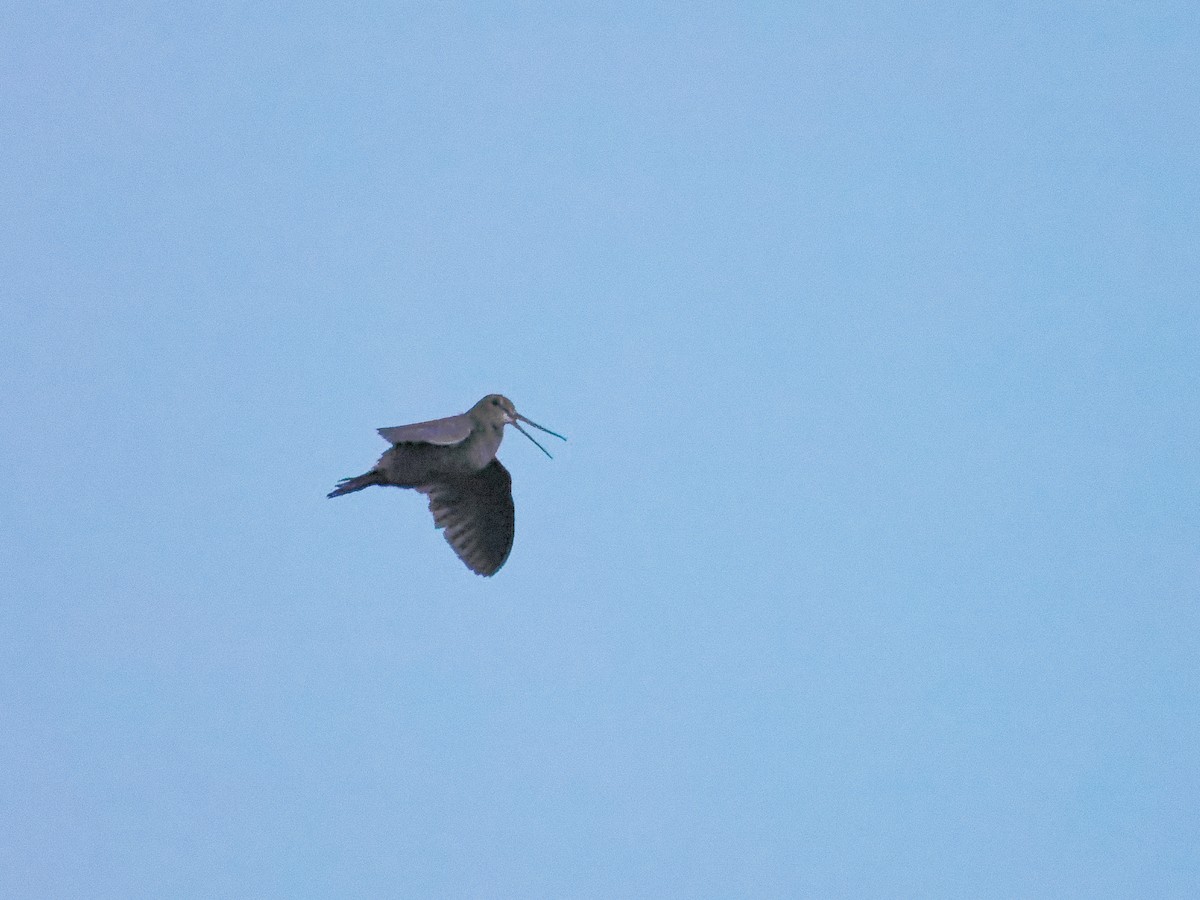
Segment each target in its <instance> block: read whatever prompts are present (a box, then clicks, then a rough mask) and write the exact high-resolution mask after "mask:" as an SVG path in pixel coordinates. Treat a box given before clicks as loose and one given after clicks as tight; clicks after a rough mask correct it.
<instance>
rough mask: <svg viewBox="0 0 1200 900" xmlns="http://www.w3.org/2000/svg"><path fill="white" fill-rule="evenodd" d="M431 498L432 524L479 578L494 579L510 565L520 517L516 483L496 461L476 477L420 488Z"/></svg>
mask: <svg viewBox="0 0 1200 900" xmlns="http://www.w3.org/2000/svg"><path fill="white" fill-rule="evenodd" d="M417 490H418V491H420V492H421V493H422V494H428V495H429V511H430V512H431V513H433V521H434V524H435V525H437V527H438V528H444V529H445V532H444V534H445V538H446V542H447V543H448V544H450V546H451V547H452V548H453V550H454V552H455V553H456V554H458V558H459V559H461V560H462V561H463V562H464V563H466V565H467V568H468V569H470V570H471V571H472V572H474V573H475V574H476V575H494V574H496V572H497V570H499V568H500V567H501V566H502V565H504V561H505V560H506V559H508V554H509V551H510V550H512V545H513V531H514V526H515V521H516V514H515V511H514V509H513V500H512V477H511V476H510V475H509V474H508V470H507V469H506V468H504V466H502V465H500V460H498V459H493V460H492V461H491V462H490V463H488V464H487V465H486V466H484V467H483V468H482V469H480V470H479V471H478V472H476V473H475V474H474V475H467V476H464V477H461V478H456V479H454V480H453V481H444V482H438V483H437V484H424V485H419V486H418V487H417Z"/></svg>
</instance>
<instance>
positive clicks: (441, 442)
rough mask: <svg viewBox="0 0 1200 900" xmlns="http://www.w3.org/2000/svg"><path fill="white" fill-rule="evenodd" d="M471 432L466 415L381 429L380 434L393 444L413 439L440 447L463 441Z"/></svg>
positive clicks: (469, 421)
mask: <svg viewBox="0 0 1200 900" xmlns="http://www.w3.org/2000/svg"><path fill="white" fill-rule="evenodd" d="M470 433H471V420H470V419H469V418H468V417H467V416H466V415H458V416H450V417H449V418H446V419H434V420H433V421H432V422H416V423H414V424H412V425H396V426H394V427H392V428H380V429H379V436H380V437H382V438H383V439H384V440H385V441H388V442H389V443H392V444H403V443H406V442H409V441H413V442H419V443H423V444H436V445H437V446H439V447H449V446H451V445H452V444H458V443H461V442H462V441H465V440H466V439H467V435H469V434H470Z"/></svg>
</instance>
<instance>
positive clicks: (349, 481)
mask: <svg viewBox="0 0 1200 900" xmlns="http://www.w3.org/2000/svg"><path fill="white" fill-rule="evenodd" d="M373 484H383V481H382V480H381V479H380V477H379V473H378V472H376V471H375V470H374V469H372V470H371V471H370V472H368V473H367V474H365V475H359V476H358V477H357V478H343V479H342V480H341V481H339V482H338V483H337V487H335V488H334V489H333V490H332V491H330V492H329V493H328V494H326V495H325V496H327V497H340V496H342V494H353V493H354V492H355V491H361V490H362V489H363V488H367V487H370V486H371V485H373Z"/></svg>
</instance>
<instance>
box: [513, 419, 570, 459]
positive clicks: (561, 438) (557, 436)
mask: <svg viewBox="0 0 1200 900" xmlns="http://www.w3.org/2000/svg"><path fill="white" fill-rule="evenodd" d="M514 415H515V416H516V418H517V419H520V420H521V422H524V423H526V424H527V425H532V426H533V427H534V428H536V429H537V430H538V431H544V432H546V434H552V435H554V436H555V437H556V438H558V439H559V440H560V441H565V440H566V438H565V437H563V436H562V435H561V434H559V433H558V432H557V431H551V430H550V429H549V428H543V427H542V426H541V425H539V424H538V423H537V422H534V421H533V420H531V419H527V418H525V417H524V416H523V415H521V414H520V413H515V414H514ZM513 427H514V428H516V429H517V431H519V432H521V434H523V435H525V437H527V438H529V439H530V440H531V441H533V443H534V444H536V445H537V448H538V449H539V450H541V451H542V452H543V453H545V454H546V455H547V456H550V451H549V450H547V449H546V448H545V447H543V446H542V445H541V444H539V443H538V442H537V439H536V438H534V436H533V435H532V434H530V433H529V432H528V431H526V430H525V429H524V428H522V427H521V425H520V422H517V421H515V420H514V421H513ZM550 458H551V459H554V457H553V456H550Z"/></svg>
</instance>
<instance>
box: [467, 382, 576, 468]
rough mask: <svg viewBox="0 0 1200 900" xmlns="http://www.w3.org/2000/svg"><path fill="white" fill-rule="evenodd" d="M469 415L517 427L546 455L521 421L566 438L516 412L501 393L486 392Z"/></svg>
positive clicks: (484, 420)
mask: <svg viewBox="0 0 1200 900" xmlns="http://www.w3.org/2000/svg"><path fill="white" fill-rule="evenodd" d="M471 416H472V418H474V419H475V420H476V421H482V422H487V423H488V424H495V425H499V426H501V427H503V426H505V425H511V426H513V427H514V428H515V429H517V431H519V432H521V434H523V435H525V437H527V438H529V439H530V440H531V441H533V442H534V443H535V444H537V446H538V449H539V450H541V451H542V452H543V453H545V454H546V455H547V456H550V451H549V450H547V449H546V448H545V447H543V446H542V445H541V444H538V442H537V441H536V440H534V437H533V435H531V434H530V433H529V432H528V431H526V430H525V429H524V428H522V427H521V424H520V423H521V422H524V423H525V424H526V425H532V426H533V427H534V428H536V429H538V430H539V431H544V432H546V434H552V435H554V436H555V437H556V438H558V439H559V440H562V441H565V440H566V438H565V437H563V436H562V435H561V434H558V433H557V432H554V431H551V430H550V429H549V428H543V427H542V426H541V425H539V424H538V423H537V422H534V421H532V420H531V419H527V418H525V417H524V416H523V415H521V414H520V413H519V412H517V408H516V407H515V406H513V402H512V401H511V400H509V399H508V398H507V397H505V396H504V395H503V394H488V395H487V396H486V397H484V398H483V399H482V400H480V401H479V402H478V403H476V404H475V405H474V406H473V407H471ZM551 458H553V457H551Z"/></svg>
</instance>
